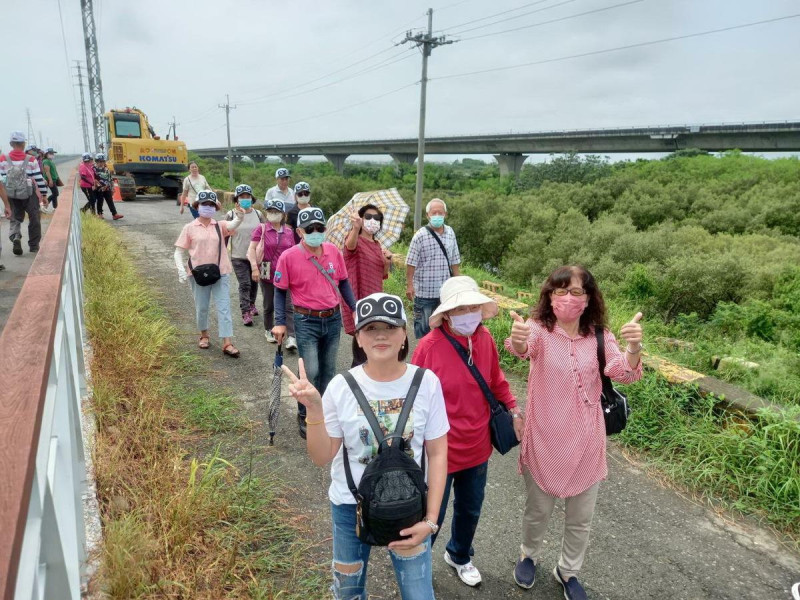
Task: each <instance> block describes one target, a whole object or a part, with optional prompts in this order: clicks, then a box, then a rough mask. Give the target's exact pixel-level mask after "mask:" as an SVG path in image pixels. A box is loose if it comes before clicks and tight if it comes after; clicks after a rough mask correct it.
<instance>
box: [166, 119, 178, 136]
mask: <svg viewBox="0 0 800 600" xmlns="http://www.w3.org/2000/svg"><path fill="white" fill-rule="evenodd" d="M177 126H178V124H177V123H176V122H175V115H172V121H170V124H169V129H167V139H169V134H170V132H172V139H174V140H177V139H178V130H177Z"/></svg>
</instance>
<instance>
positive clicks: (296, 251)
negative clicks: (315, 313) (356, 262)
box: [272, 242, 347, 310]
mask: <svg viewBox="0 0 800 600" xmlns="http://www.w3.org/2000/svg"><path fill="white" fill-rule="evenodd" d="M321 248H322V256H320V257H318V258H317V262H319V264H320V265H322V268H323V269H325V271H326V272H327V273H328V275H330V277H331V279H333V280H334V281H335V282H336V283H338V282H339V281H341V280H342V279H347V267H345V265H344V257H343V256H342V253H341V252H340V251H339V248H337V247H336V246H334V245H333V244H331V243H328V242H323V243H322V246H321ZM313 256H314V255H313V254H311V253H310V252H309V251H308V250H306V248H305V246H303V244H302V242H301V243H300V244H297V245H296V246H292V247H291V248H289V249H288V250H287V251H286V252H284V253H283V254H281V257H280V258H279V259H278V266H277V267H275V275H274V277H273V279H272V283H273V285H275V287H277V288H280V289H282V290H289V291H290V292H291V293H292V304H294V305H295V306H302V307H303V308H310V309H312V310H327V309H329V308H333V307H334V306H337V305H338V304H339V292H338V291H337V290H335V289H333V286H332V285H331V284H330V283H329V282H328V280H327V279H326V278H325V276H324V275H323V274H322V273H320V272H319V269H317V267H316V266H314V263H313V262H312V261H311V258H312V257H313Z"/></svg>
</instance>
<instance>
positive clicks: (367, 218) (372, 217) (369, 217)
mask: <svg viewBox="0 0 800 600" xmlns="http://www.w3.org/2000/svg"><path fill="white" fill-rule="evenodd" d="M364 220H365V221H380V220H381V217H380V215H376V214H375V213H367V214H365V215H364Z"/></svg>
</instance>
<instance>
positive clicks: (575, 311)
mask: <svg viewBox="0 0 800 600" xmlns="http://www.w3.org/2000/svg"><path fill="white" fill-rule="evenodd" d="M550 302H551V304H552V305H553V313H554V314H555V315H556V318H557V319H558V320H559V321H561V322H562V323H572V322H573V321H575V320H577V319H579V318H580V316H581V315H582V314H583V311H584V310H586V296H573V295H572V294H567V295H566V296H553V297H552V299H551V301H550Z"/></svg>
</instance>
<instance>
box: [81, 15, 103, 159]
mask: <svg viewBox="0 0 800 600" xmlns="http://www.w3.org/2000/svg"><path fill="white" fill-rule="evenodd" d="M81 16H82V17H83V41H84V45H85V46H86V73H87V75H88V79H89V101H90V103H91V106H92V129H93V131H94V144H95V149H96V150H103V149H104V148H105V143H104V140H105V131H106V128H105V123H104V117H103V115H104V114H105V112H106V109H105V104H104V103H103V81H102V80H101V79H100V56H99V55H98V53H97V32H96V29H95V26H94V6H93V5H92V0H81Z"/></svg>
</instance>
